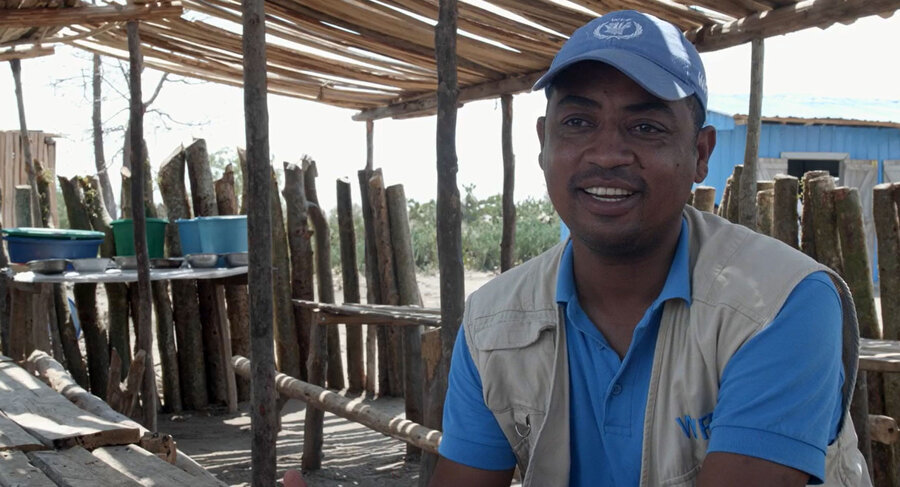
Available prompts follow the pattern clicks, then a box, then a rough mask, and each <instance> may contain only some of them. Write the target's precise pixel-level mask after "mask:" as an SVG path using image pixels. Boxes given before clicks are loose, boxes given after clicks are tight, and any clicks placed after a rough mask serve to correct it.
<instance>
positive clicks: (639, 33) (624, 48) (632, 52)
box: [533, 10, 707, 110]
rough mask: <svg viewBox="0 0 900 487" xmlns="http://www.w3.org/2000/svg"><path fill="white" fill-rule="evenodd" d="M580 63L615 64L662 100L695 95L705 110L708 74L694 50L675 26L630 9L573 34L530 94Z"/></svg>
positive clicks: (594, 21) (613, 13)
mask: <svg viewBox="0 0 900 487" xmlns="http://www.w3.org/2000/svg"><path fill="white" fill-rule="evenodd" d="M581 61H600V62H603V63H606V64H609V65H611V66H613V67H614V68H616V69H618V70H619V71H621V72H622V73H624V74H625V75H626V76H628V77H629V78H631V79H632V80H634V82H636V83H637V84H639V85H641V87H643V88H644V89H645V90H647V91H648V92H650V93H652V94H654V95H656V96H658V97H659V98H662V99H663V100H670V101H671V100H680V99H682V98H686V97H688V96H691V95H696V96H697V99H699V100H700V104H701V106H702V107H703V110H706V101H707V91H706V71H705V70H704V69H703V61H702V60H701V59H700V54H699V53H698V52H697V49H696V48H695V47H694V45H693V44H691V42H690V41H688V40H687V38H685V37H684V34H682V33H681V30H679V29H678V28H677V27H675V26H674V25H672V24H670V23H668V22H666V21H664V20H661V19H659V18H657V17H654V16H652V15H649V14H645V13H641V12H636V11H634V10H622V11H618V12H610V13H608V14H606V15H604V16H602V17H598V18H596V19H594V20H592V21H590V22H588V23H587V24H585V25H583V26H582V27H580V28H579V29H578V30H576V31H575V32H574V33H573V34H572V37H570V38H569V40H567V41H566V43H565V44H563V47H562V48H560V50H559V52H558V53H556V57H554V58H553V62H552V63H551V64H550V69H549V70H548V71H547V73H546V74H544V75H543V76H541V78H540V79H539V80H538V81H537V83H535V85H534V88H533V90H535V91H536V90H540V89H542V88H546V87H548V86H550V84H552V82H553V78H555V77H556V75H558V74H559V73H560V72H562V71H563V70H564V69H566V68H568V67H569V66H572V65H573V64H575V63H578V62H581Z"/></svg>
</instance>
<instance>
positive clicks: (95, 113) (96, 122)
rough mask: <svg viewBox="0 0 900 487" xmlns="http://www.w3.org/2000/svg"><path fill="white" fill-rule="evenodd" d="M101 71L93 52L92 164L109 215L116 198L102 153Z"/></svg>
mask: <svg viewBox="0 0 900 487" xmlns="http://www.w3.org/2000/svg"><path fill="white" fill-rule="evenodd" d="M102 86H103V73H102V64H101V62H100V55H99V54H94V57H93V76H92V77H91V88H92V90H93V91H92V93H93V103H92V107H93V110H92V111H91V127H92V135H93V142H94V166H95V167H96V168H97V177H99V178H100V187H101V188H102V190H101V191H102V194H103V203H104V204H105V205H106V211H107V213H109V215H110V217H115V215H116V199H115V196H114V193H113V190H112V185H111V184H110V182H109V171H107V167H106V156H105V155H104V153H103V119H102V117H103V116H102V113H103V111H102V102H103V92H102Z"/></svg>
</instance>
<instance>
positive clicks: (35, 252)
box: [3, 235, 103, 263]
mask: <svg viewBox="0 0 900 487" xmlns="http://www.w3.org/2000/svg"><path fill="white" fill-rule="evenodd" d="M3 238H4V239H6V246H7V249H8V250H9V260H10V261H11V262H16V263H25V262H28V261H29V260H37V259H88V258H92V257H97V251H98V250H99V249H100V244H101V243H103V239H102V238H101V239H88V240H61V239H51V238H32V237H13V236H10V235H7V236H5V237H3Z"/></svg>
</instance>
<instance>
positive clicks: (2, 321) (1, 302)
mask: <svg viewBox="0 0 900 487" xmlns="http://www.w3.org/2000/svg"><path fill="white" fill-rule="evenodd" d="M0 193H2V192H0ZM2 207H3V196H2V194H0V209H2ZM0 220H2V218H0ZM0 228H3V223H2V222H0ZM8 266H9V256H8V255H7V254H6V246H5V245H3V244H0V269H5V268H6V267H8ZM9 281H10V276H9V274H7V273H6V272H0V353H3V354H4V355H7V356H8V355H9V324H10V323H9ZM86 377H87V376H85V378H86Z"/></svg>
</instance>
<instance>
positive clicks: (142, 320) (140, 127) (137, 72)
mask: <svg viewBox="0 0 900 487" xmlns="http://www.w3.org/2000/svg"><path fill="white" fill-rule="evenodd" d="M127 29H128V65H129V70H128V79H129V83H128V87H129V92H130V98H131V103H130V117H129V120H130V122H129V128H130V129H131V134H130V135H131V160H132V161H133V162H134V164H132V167H131V184H132V186H131V207H132V208H133V209H134V211H133V213H134V215H132V223H133V227H134V254H135V256H136V257H137V274H138V281H137V292H138V307H137V311H138V313H137V316H135V317H133V318H135V320H134V321H135V327H136V328H137V349H138V350H144V351H145V352H146V353H147V358H146V363H145V364H144V365H145V375H144V385H143V387H142V388H141V403H142V404H143V414H144V417H143V424H144V426H146V427H147V429H149V430H150V431H156V410H157V404H156V401H157V396H156V368H155V367H154V366H153V353H152V350H153V330H152V328H151V323H150V307H151V303H152V296H151V295H150V255H149V254H148V252H147V224H146V216H145V214H144V212H143V211H137V209H139V208H143V207H144V164H143V161H144V154H143V147H144V143H143V142H144V103H143V100H142V99H141V96H142V95H141V71H142V70H143V69H142V63H143V61H142V60H141V40H140V34H139V33H138V23H137V22H128V27H127Z"/></svg>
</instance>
